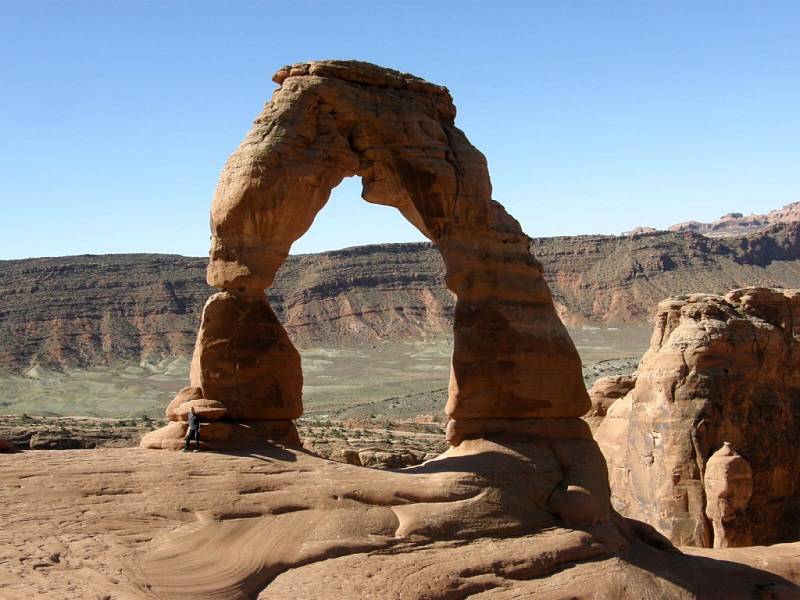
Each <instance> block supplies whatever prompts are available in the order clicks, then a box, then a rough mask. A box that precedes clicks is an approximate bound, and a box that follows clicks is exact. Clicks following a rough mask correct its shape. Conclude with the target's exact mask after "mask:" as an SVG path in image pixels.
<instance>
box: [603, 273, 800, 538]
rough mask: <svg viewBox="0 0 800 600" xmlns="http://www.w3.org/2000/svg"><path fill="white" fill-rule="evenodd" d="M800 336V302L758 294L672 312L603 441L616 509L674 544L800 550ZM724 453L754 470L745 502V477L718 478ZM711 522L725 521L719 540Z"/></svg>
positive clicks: (694, 299) (664, 314)
mask: <svg viewBox="0 0 800 600" xmlns="http://www.w3.org/2000/svg"><path fill="white" fill-rule="evenodd" d="M799 335H800V295H798V292H797V291H792V290H787V291H777V290H770V289H766V288H748V289H742V290H736V291H734V292H731V293H730V294H728V295H727V296H725V297H724V298H723V297H721V296H713V295H705V294H696V295H692V296H689V297H688V298H686V299H683V300H676V299H673V300H666V301H664V302H662V303H661V304H660V305H659V311H658V314H657V315H656V326H655V330H654V332H653V337H652V340H651V346H650V349H649V350H648V352H647V353H646V354H645V355H644V357H643V359H642V362H641V364H640V366H639V370H638V378H637V380H636V384H635V386H634V388H633V389H632V390H631V392H630V393H629V394H628V395H627V396H625V397H624V398H622V399H620V400H617V402H615V403H614V404H613V405H612V406H611V408H610V409H609V411H608V415H607V416H606V418H605V420H604V421H603V423H602V424H601V425H600V427H599V428H598V430H597V433H596V436H595V437H596V439H597V440H598V442H599V444H600V447H601V449H602V451H603V454H604V455H605V457H606V460H607V461H608V470H609V477H610V483H611V490H612V502H613V505H614V507H615V508H616V509H617V510H618V511H620V512H621V513H622V514H624V515H626V516H628V517H632V518H635V519H640V520H643V521H646V522H648V523H650V524H651V525H653V526H655V527H656V528H657V529H658V530H659V531H661V532H662V533H663V534H664V535H666V536H667V537H669V538H670V539H671V540H672V541H673V542H674V543H680V544H686V545H696V546H711V545H741V544H750V543H754V544H765V543H771V542H774V541H777V540H780V539H787V538H788V539H791V537H790V536H791V535H793V534H796V533H797V532H793V531H792V530H791V529H790V528H789V527H788V523H789V522H791V520H789V521H787V519H788V516H789V515H788V512H787V511H788V510H789V508H790V507H791V506H792V505H793V503H797V494H798V477H797V473H798V469H800V421H798V417H797V415H798V414H800V412H798V408H800V406H799V402H800V346H799V345H798V343H797V341H796V340H797V339H798V336H799ZM726 442H730V443H731V444H732V445H733V447H734V448H736V451H737V452H738V453H739V454H740V455H741V457H742V459H743V460H744V461H746V462H747V463H748V464H749V466H750V468H751V470H752V496H750V497H749V498H747V499H745V497H746V496H747V493H746V489H747V484H746V483H745V482H744V479H746V478H745V477H744V475H742V474H741V473H740V474H738V475H737V474H735V473H734V472H733V471H731V472H730V473H729V474H728V475H724V477H728V476H730V477H732V479H731V480H730V481H727V482H726V481H722V480H721V479H720V478H724V477H723V474H722V473H720V471H719V470H718V468H719V463H720V461H721V460H722V457H723V456H724V454H725V452H724V451H723V453H722V454H719V452H720V449H721V448H722V447H723V445H724V444H725V443H726ZM715 453H718V454H717V456H716V458H715V459H714V461H710V458H711V457H712V455H714V454H715ZM726 460H727V459H726ZM726 468H727V467H726ZM731 468H733V467H731ZM742 468H743V467H742ZM723 471H724V469H723ZM704 473H705V477H704ZM740 477H741V478H744V479H740ZM726 498H727V499H726ZM719 502H722V505H720V504H719ZM709 511H710V512H709ZM730 511H733V512H732V513H731V512H730ZM712 515H713V516H712ZM709 518H711V519H712V521H713V520H714V519H717V518H719V519H720V520H721V523H722V532H721V534H720V533H719V532H716V531H713V530H712V528H711V526H710V523H709ZM731 519H732V520H731ZM715 529H717V528H716V527H715ZM718 535H722V536H723V538H722V539H717V537H718Z"/></svg>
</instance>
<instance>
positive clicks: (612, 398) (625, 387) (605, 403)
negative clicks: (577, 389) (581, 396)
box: [585, 373, 636, 417]
mask: <svg viewBox="0 0 800 600" xmlns="http://www.w3.org/2000/svg"><path fill="white" fill-rule="evenodd" d="M634 385H636V374H635V373H634V374H631V375H613V376H610V377H599V378H598V379H596V380H595V382H594V384H593V385H592V387H591V388H590V389H589V400H591V402H592V408H590V409H589V412H588V413H586V415H585V416H587V417H604V416H606V413H607V412H608V409H609V408H611V405H612V404H614V402H616V401H617V400H619V399H620V398H622V397H623V396H624V395H626V394H627V393H628V392H630V391H631V390H632V389H633V386H634Z"/></svg>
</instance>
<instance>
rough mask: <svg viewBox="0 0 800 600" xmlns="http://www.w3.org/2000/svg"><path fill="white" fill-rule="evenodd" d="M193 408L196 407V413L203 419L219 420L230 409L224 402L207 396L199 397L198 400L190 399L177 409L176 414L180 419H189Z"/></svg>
mask: <svg viewBox="0 0 800 600" xmlns="http://www.w3.org/2000/svg"><path fill="white" fill-rule="evenodd" d="M192 409H194V412H195V414H196V415H197V416H198V417H199V418H200V420H201V421H219V420H220V419H221V418H223V417H224V416H225V415H226V414H228V409H227V408H225V405H224V404H222V402H218V401H217V400H208V399H207V398H199V399H197V400H188V401H186V402H184V403H183V404H181V405H180V406H179V407H178V408H177V409H176V410H175V415H176V416H177V417H178V419H179V420H181V421H187V420H188V419H189V414H191V411H192Z"/></svg>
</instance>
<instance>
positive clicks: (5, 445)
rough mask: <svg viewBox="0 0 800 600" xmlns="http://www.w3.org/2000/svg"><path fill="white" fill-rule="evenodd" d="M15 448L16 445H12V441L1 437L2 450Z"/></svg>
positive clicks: (0, 446) (0, 445)
mask: <svg viewBox="0 0 800 600" xmlns="http://www.w3.org/2000/svg"><path fill="white" fill-rule="evenodd" d="M13 450H14V446H12V445H11V442H9V441H8V440H4V439H3V438H0V452H12V451H13Z"/></svg>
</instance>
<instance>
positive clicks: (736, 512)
mask: <svg viewBox="0 0 800 600" xmlns="http://www.w3.org/2000/svg"><path fill="white" fill-rule="evenodd" d="M703 487H704V488H705V493H706V517H708V519H709V520H710V521H711V523H712V524H713V526H714V547H715V548H728V547H740V546H750V545H752V538H751V535H750V527H749V525H750V523H749V522H748V515H747V513H746V511H747V506H748V504H749V503H750V498H751V497H752V496H753V470H752V469H751V468H750V465H749V464H748V462H747V461H746V460H745V459H744V458H743V457H742V456H741V455H740V454H738V453H737V452H736V451H735V450H734V449H733V448H732V447H731V444H730V442H724V443H723V444H722V448H720V449H719V450H717V451H716V452H714V454H712V455H711V458H709V459H708V462H707V463H706V472H705V474H704V475H703ZM740 522H741V523H740Z"/></svg>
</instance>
